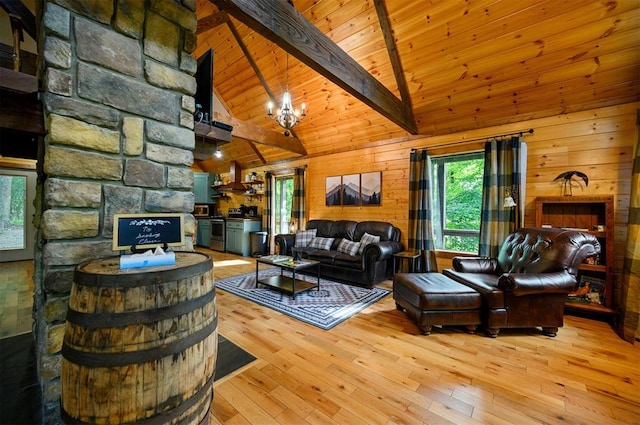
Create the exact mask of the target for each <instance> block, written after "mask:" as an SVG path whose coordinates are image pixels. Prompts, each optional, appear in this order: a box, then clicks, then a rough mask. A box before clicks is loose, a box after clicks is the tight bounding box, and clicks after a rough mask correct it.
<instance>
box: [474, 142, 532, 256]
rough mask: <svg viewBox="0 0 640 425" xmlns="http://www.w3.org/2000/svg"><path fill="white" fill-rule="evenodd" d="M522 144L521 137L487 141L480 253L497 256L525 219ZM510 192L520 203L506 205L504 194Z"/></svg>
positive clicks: (506, 194) (507, 194)
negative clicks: (503, 244)
mask: <svg viewBox="0 0 640 425" xmlns="http://www.w3.org/2000/svg"><path fill="white" fill-rule="evenodd" d="M521 145H522V138H521V137H512V138H510V139H508V140H496V139H493V140H491V141H489V142H487V143H485V148H484V179H483V184H482V213H481V219H480V247H479V253H480V255H484V256H487V257H496V256H497V255H498V251H499V250H500V246H501V245H502V242H503V241H504V239H505V237H506V236H507V235H508V234H509V233H512V232H513V231H514V230H515V229H516V228H517V227H518V226H519V223H521V222H522V217H521V215H522V210H521V208H520V206H521V204H522V203H523V202H522V200H523V199H524V197H523V194H522V189H521V188H522V176H523V175H522V174H521V162H522V156H521ZM509 195H511V196H513V198H514V200H515V201H516V204H517V205H518V206H517V207H515V208H513V207H512V208H505V207H504V206H503V204H504V198H505V197H506V196H509Z"/></svg>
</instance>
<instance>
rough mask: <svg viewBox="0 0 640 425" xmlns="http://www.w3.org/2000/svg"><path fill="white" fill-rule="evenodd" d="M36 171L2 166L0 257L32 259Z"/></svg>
mask: <svg viewBox="0 0 640 425" xmlns="http://www.w3.org/2000/svg"><path fill="white" fill-rule="evenodd" d="M35 187H36V172H35V171H28V170H17V169H16V170H14V169H10V168H0V261H3V262H4V261H20V260H30V259H33V248H34V238H35V229H34V227H33V215H34V206H33V200H34V197H35V193H36V191H35Z"/></svg>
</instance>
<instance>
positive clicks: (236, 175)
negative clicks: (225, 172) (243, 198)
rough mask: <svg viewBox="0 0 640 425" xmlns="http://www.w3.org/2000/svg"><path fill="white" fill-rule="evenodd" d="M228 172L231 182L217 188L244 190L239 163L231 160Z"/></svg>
mask: <svg viewBox="0 0 640 425" xmlns="http://www.w3.org/2000/svg"><path fill="white" fill-rule="evenodd" d="M230 168H231V169H230V170H229V173H230V174H231V182H230V183H229V184H225V185H224V186H221V187H220V188H219V190H233V191H242V192H244V191H246V190H247V188H246V186H245V185H244V184H242V176H241V175H240V172H241V170H240V164H238V163H237V162H236V161H233V160H232V161H231V165H230Z"/></svg>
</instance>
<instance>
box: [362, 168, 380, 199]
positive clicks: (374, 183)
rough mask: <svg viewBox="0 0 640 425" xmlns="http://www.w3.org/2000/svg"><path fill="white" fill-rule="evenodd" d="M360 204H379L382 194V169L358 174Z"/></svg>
mask: <svg viewBox="0 0 640 425" xmlns="http://www.w3.org/2000/svg"><path fill="white" fill-rule="evenodd" d="M360 184H361V188H360V191H361V193H362V195H361V199H362V205H380V204H381V198H382V197H381V194H382V171H374V172H372V173H362V174H360Z"/></svg>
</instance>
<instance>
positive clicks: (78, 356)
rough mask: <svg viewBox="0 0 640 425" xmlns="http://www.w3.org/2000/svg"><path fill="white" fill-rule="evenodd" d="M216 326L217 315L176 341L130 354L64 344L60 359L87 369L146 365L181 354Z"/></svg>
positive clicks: (206, 335)
mask: <svg viewBox="0 0 640 425" xmlns="http://www.w3.org/2000/svg"><path fill="white" fill-rule="evenodd" d="M217 326H218V315H216V316H215V317H214V318H213V320H212V321H211V323H210V324H209V325H207V326H205V327H204V328H202V329H200V330H198V331H196V332H194V333H192V334H190V335H188V336H187V337H185V338H182V339H180V340H178V341H175V342H172V343H169V344H163V345H161V346H158V347H154V348H149V349H147V350H138V351H131V352H118V353H90V352H86V351H79V350H76V349H75V348H72V347H70V346H68V345H67V343H66V342H65V343H63V344H62V357H63V358H65V359H67V360H68V361H70V362H71V363H73V364H77V365H80V366H87V367H120V366H126V365H129V364H142V363H148V362H153V361H156V360H159V359H162V358H164V357H168V356H171V355H174V354H177V353H181V352H183V351H184V350H186V349H187V348H189V347H191V346H192V345H195V344H197V343H198V342H200V341H202V340H204V339H205V338H206V337H208V336H209V335H210V334H211V333H212V332H213V331H214V330H215V329H216V328H217Z"/></svg>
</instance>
